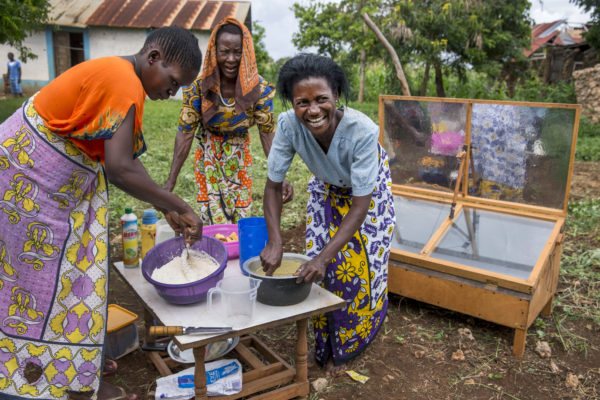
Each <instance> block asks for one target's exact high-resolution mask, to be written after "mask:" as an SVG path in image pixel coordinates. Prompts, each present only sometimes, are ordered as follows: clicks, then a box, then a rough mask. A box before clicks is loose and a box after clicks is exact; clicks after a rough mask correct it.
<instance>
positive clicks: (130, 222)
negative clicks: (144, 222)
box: [121, 207, 139, 268]
mask: <svg viewBox="0 0 600 400" xmlns="http://www.w3.org/2000/svg"><path fill="white" fill-rule="evenodd" d="M121 237H122V241H123V265H124V266H125V267H127V268H134V267H137V266H138V265H139V255H138V230H137V217H136V216H135V214H133V212H132V209H131V207H125V214H123V216H122V217H121Z"/></svg>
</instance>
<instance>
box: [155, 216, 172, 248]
mask: <svg viewBox="0 0 600 400" xmlns="http://www.w3.org/2000/svg"><path fill="white" fill-rule="evenodd" d="M174 237H175V231H174V230H173V228H171V226H169V223H168V222H167V220H166V219H159V220H158V222H156V239H155V245H157V244H159V243H162V242H164V241H165V240H168V239H171V238H174Z"/></svg>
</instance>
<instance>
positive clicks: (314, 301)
mask: <svg viewBox="0 0 600 400" xmlns="http://www.w3.org/2000/svg"><path fill="white" fill-rule="evenodd" d="M114 266H115V268H116V269H117V271H118V272H119V275H121V276H122V277H123V279H125V281H126V282H127V283H128V284H129V285H130V286H131V287H132V288H133V289H134V290H135V292H136V293H137V295H138V296H139V297H140V298H141V299H142V301H143V302H144V304H145V305H146V307H147V308H148V309H149V310H150V311H151V312H152V313H153V314H154V315H155V316H156V317H157V318H158V319H159V320H160V322H161V323H163V324H164V325H166V326H183V327H202V326H230V325H231V324H230V323H228V321H227V320H226V319H225V318H223V316H222V315H219V314H218V313H215V312H211V311H210V310H209V309H208V307H207V304H206V301H202V302H200V303H196V304H189V305H178V304H172V303H169V302H167V301H166V300H165V299H163V298H162V297H161V296H160V295H159V294H158V292H157V291H156V289H155V288H154V286H153V285H152V284H151V283H150V282H148V281H147V280H146V279H145V278H144V276H143V275H142V270H141V267H136V268H125V267H124V266H123V263H122V262H121V261H118V262H115V263H114ZM241 274H242V272H241V270H240V263H239V259H237V258H236V259H233V260H229V261H228V262H227V267H226V268H225V272H224V276H229V275H241ZM344 304H345V302H344V300H342V299H341V298H340V297H338V296H336V295H334V294H333V293H331V292H329V291H327V290H325V289H323V288H321V287H320V286H317V285H315V284H313V285H312V287H311V291H310V294H309V296H308V297H307V298H306V299H305V300H304V301H302V302H301V303H298V304H294V305H291V306H268V305H265V304H262V303H259V302H257V303H256V309H255V311H254V318H253V319H252V321H250V322H249V323H248V324H247V325H246V326H234V328H235V329H236V330H235V331H233V332H230V333H225V334H208V335H202V334H193V335H179V336H175V342H176V343H177V345H178V346H179V348H180V349H182V350H185V349H189V348H193V347H199V346H203V345H206V344H208V343H212V342H215V341H218V340H222V339H226V338H229V337H234V336H240V335H242V334H246V333H252V332H255V331H257V330H260V329H264V328H268V327H272V326H277V325H281V324H283V323H286V322H294V321H297V320H300V319H303V318H308V317H310V316H312V315H316V314H321V313H323V312H327V311H331V310H335V309H338V308H342V307H343V306H344Z"/></svg>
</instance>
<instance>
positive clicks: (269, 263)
mask: <svg viewBox="0 0 600 400" xmlns="http://www.w3.org/2000/svg"><path fill="white" fill-rule="evenodd" d="M282 257H283V247H282V246H278V245H276V244H273V243H271V242H269V243H267V245H266V246H265V248H264V249H263V250H262V251H261V252H260V261H261V263H262V267H263V269H264V270H265V275H268V276H271V275H273V272H275V270H276V269H277V268H279V266H280V265H281V258H282Z"/></svg>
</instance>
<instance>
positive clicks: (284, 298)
mask: <svg viewBox="0 0 600 400" xmlns="http://www.w3.org/2000/svg"><path fill="white" fill-rule="evenodd" d="M283 259H284V260H286V259H287V260H300V261H301V262H302V263H305V262H308V261H310V260H311V258H310V257H307V256H305V255H302V254H295V253H283ZM261 268H262V264H261V262H260V256H256V257H252V258H249V259H248V260H246V261H244V264H243V265H242V269H243V270H244V271H245V272H246V273H248V274H249V275H250V276H251V277H253V278H256V279H260V280H261V281H262V282H261V284H260V286H258V293H257V297H256V300H258V301H259V302H261V303H263V304H267V305H270V306H291V305H292V304H298V303H300V302H302V301H303V300H304V299H306V298H307V297H308V295H309V294H310V288H311V286H312V283H311V282H302V283H296V279H297V278H298V277H296V276H293V275H288V276H266V275H260V274H258V273H257V272H256V271H257V270H259V269H261Z"/></svg>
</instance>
